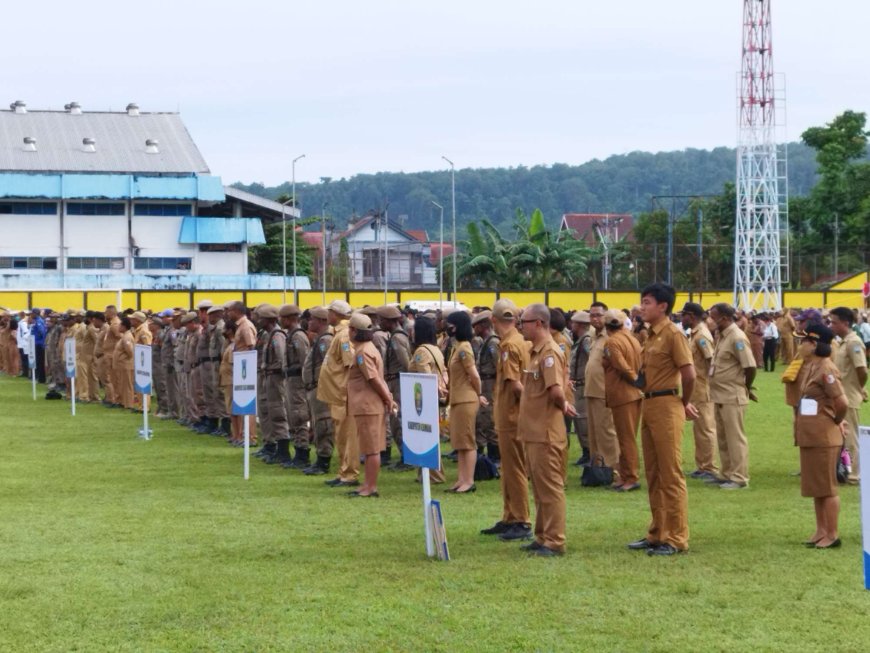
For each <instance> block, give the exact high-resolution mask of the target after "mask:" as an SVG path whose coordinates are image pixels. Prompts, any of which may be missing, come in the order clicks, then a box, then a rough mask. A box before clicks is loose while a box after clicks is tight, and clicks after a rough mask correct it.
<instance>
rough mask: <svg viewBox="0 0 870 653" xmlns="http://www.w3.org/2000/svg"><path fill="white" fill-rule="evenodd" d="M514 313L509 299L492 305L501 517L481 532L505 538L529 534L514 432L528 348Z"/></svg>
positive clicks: (521, 457) (524, 476)
mask: <svg viewBox="0 0 870 653" xmlns="http://www.w3.org/2000/svg"><path fill="white" fill-rule="evenodd" d="M518 316H519V310H518V309H517V307H516V305H514V303H513V302H512V301H511V300H509V299H499V300H498V301H497V302H496V303H495V305H494V306H493V308H492V319H493V325H494V326H495V331H496V333H497V334H498V336H499V338H500V341H499V343H498V363H497V367H496V378H495V387H494V388H493V411H492V414H493V418H494V421H495V432H496V434H497V435H498V448H499V453H500V454H501V496H502V517H501V519H500V520H499V521H498V522H496V523H495V525H494V526H491V527H490V528H485V529H483V530H482V531H481V533H483V534H484V535H498V536H499V538H500V539H503V540H505V541H510V540H527V539H529V538H530V537H531V536H532V529H531V526H530V523H529V481H528V473H527V469H528V466H527V465H526V452H525V448H524V446H523V441H522V438H520V435H519V433H518V432H517V422H518V421H519V413H520V397H521V396H522V393H523V376H524V374H525V371H526V370H527V369H528V368H529V350H528V347H527V346H526V343H525V341H524V340H523V336H522V334H520V332H519V331H517V317H518Z"/></svg>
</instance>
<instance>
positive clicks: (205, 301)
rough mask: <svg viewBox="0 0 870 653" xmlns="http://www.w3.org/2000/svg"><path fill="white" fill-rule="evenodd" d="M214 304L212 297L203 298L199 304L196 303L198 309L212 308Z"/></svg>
mask: <svg viewBox="0 0 870 653" xmlns="http://www.w3.org/2000/svg"><path fill="white" fill-rule="evenodd" d="M212 306H214V303H213V302H212V301H211V300H210V299H203V300H202V301H201V302H200V303H199V304H197V305H196V307H197V309H199V310H202V309H204V308H211V307H212Z"/></svg>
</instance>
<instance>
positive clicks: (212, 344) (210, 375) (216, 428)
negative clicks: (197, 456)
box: [202, 304, 230, 436]
mask: <svg viewBox="0 0 870 653" xmlns="http://www.w3.org/2000/svg"><path fill="white" fill-rule="evenodd" d="M206 313H207V315H208V327H209V329H210V331H209V335H208V349H207V351H206V357H207V359H208V360H207V363H208V366H207V367H204V368H203V370H202V375H203V389H204V390H205V389H206V388H207V389H208V392H207V393H205V392H204V395H205V396H206V413H207V414H208V416H209V419H210V422H209V426H210V427H211V430H210V431H209V433H210V434H211V435H215V436H225V435H229V432H230V424H229V418H228V416H227V413H226V410H225V408H224V405H225V403H226V402H225V401H224V396H223V390H222V389H221V386H220V374H219V372H220V363H221V354H222V353H223V351H224V307H223V306H222V305H220V304H218V305H215V306H212V307H211V308H209V309H208V311H207V312H206Z"/></svg>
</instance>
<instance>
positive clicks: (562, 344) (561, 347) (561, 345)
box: [559, 342, 565, 354]
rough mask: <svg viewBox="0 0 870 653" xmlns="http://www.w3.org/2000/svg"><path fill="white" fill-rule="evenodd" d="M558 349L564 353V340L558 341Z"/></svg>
mask: <svg viewBox="0 0 870 653" xmlns="http://www.w3.org/2000/svg"><path fill="white" fill-rule="evenodd" d="M559 349H561V350H562V353H563V354H564V353H565V343H564V342H560V343H559Z"/></svg>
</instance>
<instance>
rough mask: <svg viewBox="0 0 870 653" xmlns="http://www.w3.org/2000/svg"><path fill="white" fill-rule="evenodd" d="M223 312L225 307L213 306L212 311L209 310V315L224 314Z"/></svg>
mask: <svg viewBox="0 0 870 653" xmlns="http://www.w3.org/2000/svg"><path fill="white" fill-rule="evenodd" d="M223 312H224V307H223V306H220V305H218V306H212V307H211V308H210V309H208V314H209V315H211V314H212V313H223Z"/></svg>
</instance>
